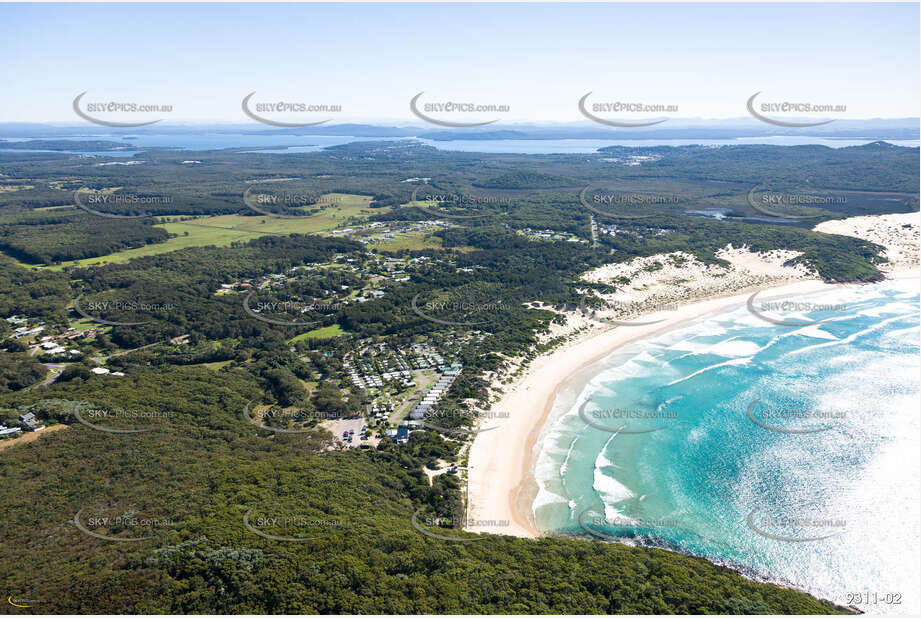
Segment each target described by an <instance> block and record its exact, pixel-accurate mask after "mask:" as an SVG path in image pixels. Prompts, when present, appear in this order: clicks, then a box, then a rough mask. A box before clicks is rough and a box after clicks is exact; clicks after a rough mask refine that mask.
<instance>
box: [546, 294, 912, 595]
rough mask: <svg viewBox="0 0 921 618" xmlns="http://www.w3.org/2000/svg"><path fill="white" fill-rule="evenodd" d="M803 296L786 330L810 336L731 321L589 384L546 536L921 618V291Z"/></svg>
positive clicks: (558, 427)
mask: <svg viewBox="0 0 921 618" xmlns="http://www.w3.org/2000/svg"><path fill="white" fill-rule="evenodd" d="M794 300H797V301H800V302H803V301H806V300H808V301H809V302H810V303H811V304H809V305H807V306H805V307H799V308H798V309H799V311H798V312H797V313H795V314H794V313H775V314H773V317H780V318H781V319H783V320H784V321H788V322H797V323H798V325H794V326H789V325H776V324H772V323H769V322H767V321H764V320H761V319H759V318H758V317H756V316H755V315H753V314H752V313H750V312H749V311H748V310H747V309H746V308H745V307H741V308H737V309H732V310H729V311H726V312H723V313H719V314H715V315H712V316H708V317H706V318H701V319H698V320H696V321H693V322H690V323H687V324H685V325H683V326H682V327H680V328H679V329H676V330H672V331H670V332H668V333H665V334H662V335H659V336H656V337H654V338H651V339H648V340H645V341H642V342H638V343H635V344H632V345H630V346H628V347H626V348H622V349H621V350H619V351H618V352H617V353H615V354H614V355H612V356H610V357H608V358H606V359H604V360H603V361H601V362H600V363H597V364H595V365H593V366H592V367H590V368H588V369H586V370H584V371H583V372H582V373H581V374H579V375H577V376H574V377H573V379H572V380H570V382H569V384H568V385H567V386H566V387H565V388H564V389H563V391H562V392H561V394H560V396H559V397H558V399H557V401H556V402H555V404H554V411H553V416H552V417H551V422H549V423H548V424H547V425H546V427H545V429H544V434H543V436H542V440H541V442H540V445H541V446H540V452H539V454H538V457H537V460H536V467H535V478H536V479H537V481H538V485H539V487H540V491H539V493H538V495H537V498H536V500H535V502H534V514H535V520H536V522H537V525H538V527H539V528H540V529H542V530H544V531H548V532H552V533H556V534H562V535H577V536H581V537H586V538H596V539H599V540H619V541H622V542H627V543H632V544H643V545H655V546H660V547H665V548H669V549H674V550H678V551H682V552H685V553H691V554H695V555H700V556H704V557H706V558H708V559H710V560H712V561H714V562H717V563H720V564H725V565H728V566H732V567H734V568H737V569H739V570H741V571H743V572H745V573H746V574H747V575H749V576H752V577H755V578H759V579H766V580H770V581H776V582H780V583H785V584H789V585H793V586H796V587H798V588H802V589H805V590H808V591H810V592H812V593H814V594H816V595H818V596H821V597H823V598H827V599H830V600H833V601H835V602H837V603H841V604H854V603H857V602H860V599H857V598H856V597H854V596H853V595H855V594H857V593H863V594H864V596H866V593H867V592H869V593H870V594H871V595H873V594H874V593H875V596H871V601H875V603H870V604H864V603H861V604H860V608H861V609H863V610H864V611H867V612H869V613H886V612H897V613H905V612H917V611H918V610H919V608H921V602H919V592H918V581H919V577H921V569H919V562H921V549H919V537H921V529H919V528H921V510H919V501H921V449H919V447H921V440H919V437H921V433H919V432H921V425H919V415H921V411H919V410H921V394H919V382H921V350H919V336H921V332H919V312H921V304H919V280H918V279H908V280H898V281H887V282H883V283H879V284H872V285H865V286H841V287H837V288H835V289H833V290H831V291H826V292H822V293H820V294H815V295H810V296H808V297H800V298H798V299H794ZM817 305H822V306H817ZM756 307H757V305H756ZM818 320H822V322H821V323H811V322H814V321H818ZM755 402H757V403H755ZM580 409H581V411H582V413H581V415H580ZM886 594H889V595H891V596H889V597H885V596H883V595H886ZM894 595H901V596H894ZM885 601H901V603H900V604H895V603H889V604H887V603H886V602H885Z"/></svg>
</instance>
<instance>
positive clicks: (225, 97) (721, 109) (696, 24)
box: [0, 4, 921, 124]
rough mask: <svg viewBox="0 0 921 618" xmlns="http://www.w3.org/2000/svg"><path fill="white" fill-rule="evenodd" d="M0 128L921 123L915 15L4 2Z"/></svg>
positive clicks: (792, 7)
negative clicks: (85, 103) (766, 103)
mask: <svg viewBox="0 0 921 618" xmlns="http://www.w3.org/2000/svg"><path fill="white" fill-rule="evenodd" d="M0 58H2V62H3V68H4V70H3V75H4V82H5V83H4V89H3V90H4V94H3V96H2V97H0V122H18V121H68V122H74V121H78V119H77V118H76V117H75V115H74V114H73V112H72V110H71V102H72V100H73V98H74V97H75V96H76V95H77V94H79V93H80V92H83V91H89V94H88V95H87V99H94V100H95V99H98V100H105V101H108V100H112V99H116V100H124V101H132V102H139V103H165V104H171V105H173V107H174V111H173V112H172V113H171V114H170V115H169V119H170V120H174V121H204V120H212V121H222V122H224V121H228V122H247V119H246V117H245V116H244V115H243V114H242V112H241V109H240V101H241V99H242V97H243V96H245V95H246V94H247V93H249V92H252V91H257V92H258V95H259V98H260V99H261V100H265V101H271V100H277V99H284V100H289V101H300V102H306V103H335V104H339V105H342V107H343V111H342V113H340V114H338V115H336V116H335V118H336V120H337V121H345V120H350V121H351V120H364V121H381V120H385V119H387V120H391V121H394V122H399V123H404V124H405V123H416V122H418V121H417V120H416V119H415V118H414V117H413V116H412V115H411V114H410V112H409V109H408V103H409V99H410V98H411V97H412V96H413V95H415V94H416V93H417V92H419V91H423V90H424V91H426V96H432V97H433V99H450V100H461V101H472V102H475V103H498V104H505V105H509V106H510V107H511V111H510V112H509V113H507V114H503V115H502V120H503V121H510V122H519V121H548V122H575V121H579V120H582V117H581V116H580V115H579V112H578V109H577V107H576V103H577V101H578V99H579V98H580V97H581V96H582V95H583V94H585V93H586V92H588V91H594V92H595V93H596V94H595V96H597V97H598V99H599V100H604V101H608V100H626V101H639V102H644V103H658V104H666V105H678V108H679V111H678V113H677V114H673V116H679V117H704V118H731V117H743V116H745V115H746V110H745V101H746V99H747V98H748V97H749V96H750V95H751V94H753V93H754V92H756V91H764V92H765V95H763V96H766V97H768V98H772V99H773V100H798V101H799V100H802V101H813V102H827V103H832V104H844V105H847V110H848V111H847V113H846V114H840V115H838V116H836V117H841V118H845V117H847V118H874V117H907V116H917V115H919V94H918V93H919V90H921V88H919V73H921V71H919V7H918V4H901V5H893V4H810V5H804V4H800V5H796V4H775V5H760V4H709V5H695V4H645V5H625V4H604V5H602V4H575V5H572V4H571V5H561V4H501V5H499V4H492V5H489V4H486V5H484V4H474V5H470V4H468V5H456V4H454V5H448V4H440V5H434V4H387V5H385V4H340V5H329V4H312V5H310V4H306V5H305V4H300V5H292V4H260V5H252V4H194V5H193V4H164V5H156V6H154V5H140V4H133V5H124V4H70V5H57V4H43V5H42V4H36V5H11V4H0Z"/></svg>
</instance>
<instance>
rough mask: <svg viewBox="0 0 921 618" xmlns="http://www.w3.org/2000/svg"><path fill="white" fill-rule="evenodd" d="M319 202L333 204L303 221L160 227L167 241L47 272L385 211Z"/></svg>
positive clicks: (259, 219)
mask: <svg viewBox="0 0 921 618" xmlns="http://www.w3.org/2000/svg"><path fill="white" fill-rule="evenodd" d="M321 202H330V203H332V204H333V206H331V207H330V208H326V209H324V210H323V211H322V212H320V213H317V214H316V215H313V216H310V217H305V218H303V219H278V218H273V217H265V216H252V217H250V216H243V215H218V216H213V217H200V218H198V219H193V220H189V221H184V222H181V223H161V224H158V225H157V226H156V227H161V228H163V229H165V230H166V231H167V232H169V233H170V234H176V236H175V237H173V238H170V239H169V240H167V241H165V242H162V243H156V244H151V245H145V246H143V247H138V248H136V249H126V250H124V251H118V252H116V253H111V254H109V255H103V256H99V257H94V258H86V259H83V260H72V261H69V262H62V263H61V264H57V265H54V266H49V267H47V268H49V269H50V270H61V269H62V268H64V267H65V266H92V265H96V264H122V263H124V262H127V261H128V260H131V259H133V258H137V257H145V256H148V255H159V254H161V253H167V252H169V251H176V250H177V249H185V248H187V247H205V246H208V245H214V246H216V247H226V246H229V245H230V244H231V243H233V242H236V241H247V240H252V239H253V238H259V237H260V236H269V235H275V234H316V233H320V232H329V231H332V230H334V229H336V228H340V227H343V226H345V223H346V221H347V220H349V219H351V218H353V217H366V216H368V215H369V214H372V213H373V212H386V210H387V209H386V208H381V209H380V210H379V211H378V210H371V209H369V208H368V204H369V203H370V202H371V196H368V195H351V194H346V193H330V194H327V195H324V196H323V197H322V198H321Z"/></svg>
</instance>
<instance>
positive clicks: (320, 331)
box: [288, 324, 345, 343]
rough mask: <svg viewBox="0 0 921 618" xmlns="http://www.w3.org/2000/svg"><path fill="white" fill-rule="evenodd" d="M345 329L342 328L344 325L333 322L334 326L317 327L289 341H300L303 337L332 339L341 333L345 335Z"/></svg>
mask: <svg viewBox="0 0 921 618" xmlns="http://www.w3.org/2000/svg"><path fill="white" fill-rule="evenodd" d="M344 334H345V331H344V330H342V327H341V326H339V325H338V324H333V325H332V326H324V327H323V328H315V329H313V330H311V331H307V332H306V333H301V334H300V335H298V336H297V337H293V338H291V339H289V340H288V343H293V342H295V341H300V340H301V339H332V338H333V337H338V336H339V335H344Z"/></svg>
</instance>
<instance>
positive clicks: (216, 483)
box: [0, 368, 835, 614]
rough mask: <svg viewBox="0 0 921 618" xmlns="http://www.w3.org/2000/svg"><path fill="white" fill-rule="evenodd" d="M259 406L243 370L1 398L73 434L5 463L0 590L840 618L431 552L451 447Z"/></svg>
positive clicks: (92, 381)
mask: <svg viewBox="0 0 921 618" xmlns="http://www.w3.org/2000/svg"><path fill="white" fill-rule="evenodd" d="M258 390H259V389H258V386H257V384H256V383H255V382H254V381H253V380H252V379H251V378H249V377H248V376H247V375H246V373H245V372H243V371H242V370H239V369H237V370H231V371H223V370H222V371H220V372H214V371H211V370H208V369H203V368H185V369H183V368H174V369H163V370H156V369H149V370H146V371H144V372H142V373H139V374H136V375H135V376H133V377H131V378H130V379H128V380H125V381H112V380H108V381H106V379H105V377H104V376H93V377H91V378H89V379H87V380H86V381H82V380H79V381H77V380H75V381H71V382H68V383H65V384H62V385H56V386H53V387H51V388H48V389H45V390H43V391H42V392H36V391H30V392H29V393H28V395H25V394H19V395H16V396H7V397H6V398H4V399H2V400H0V401H2V405H3V406H5V407H13V408H16V409H32V410H39V411H40V412H41V413H42V414H43V415H47V416H50V417H53V418H54V419H56V420H60V421H66V422H70V423H73V424H72V425H71V426H70V427H69V428H67V429H65V430H63V431H60V432H56V433H54V434H53V435H49V436H46V437H44V438H42V440H40V441H39V442H33V443H31V444H26V445H23V446H19V447H16V448H13V449H8V450H6V451H4V452H3V458H4V465H3V466H2V468H0V479H2V483H0V494H2V500H3V503H4V514H5V517H4V522H3V538H4V542H3V544H2V545H0V554H2V558H3V560H2V561H0V563H2V566H0V574H2V578H3V581H4V584H5V587H6V589H7V590H11V591H15V593H16V594H17V595H19V596H21V597H25V598H29V599H35V600H37V601H38V602H37V603H36V604H35V606H34V609H33V610H32V611H40V612H42V613H100V612H102V613H219V614H223V613H289V614H295V613H410V614H412V613H480V612H486V613H488V612H493V613H640V614H643V613H688V614H696V613H751V614H765V613H829V612H834V611H835V607H834V606H832V605H830V604H829V603H827V602H824V601H818V600H816V599H814V598H812V597H810V596H808V595H806V594H805V593H801V592H797V591H794V590H788V589H783V588H779V587H777V586H773V585H769V584H762V583H756V582H753V581H751V580H748V579H745V578H743V577H741V576H739V575H737V574H736V573H733V572H732V571H729V570H727V569H725V568H722V567H718V566H715V565H712V564H710V563H708V562H706V561H704V560H701V559H696V558H690V557H686V556H682V555H680V554H675V553H670V552H666V551H663V550H657V549H641V548H632V547H627V546H624V545H619V544H608V543H599V542H591V541H577V540H565V539H552V538H547V539H541V540H538V541H532V540H524V539H516V538H511V537H502V536H491V535H487V536H485V537H484V538H482V540H478V541H476V542H451V541H445V540H440V539H436V538H431V537H428V536H425V535H423V534H421V533H420V532H418V531H417V530H415V529H414V528H413V526H412V524H411V519H412V516H413V513H414V512H417V511H419V510H421V512H422V513H430V514H432V516H436V515H437V516H440V517H446V518H450V517H451V516H452V515H454V513H453V510H452V509H453V506H452V505H453V504H455V502H454V500H453V498H454V497H455V496H456V493H457V486H456V482H455V481H452V480H450V477H439V479H436V482H435V484H434V486H431V487H430V486H429V485H428V483H427V481H426V479H425V476H424V475H423V474H422V471H421V466H422V463H424V462H425V461H426V460H427V459H429V458H430V457H432V456H445V457H450V453H451V452H453V450H454V449H453V448H451V447H449V446H447V445H444V444H443V443H442V441H441V440H440V439H439V438H436V437H433V436H432V435H431V434H425V435H423V434H414V435H413V439H412V440H411V441H410V443H409V444H408V445H407V446H406V447H401V448H394V447H393V446H390V445H384V446H382V447H381V448H380V449H378V450H376V451H360V450H353V451H348V452H322V449H323V448H324V446H325V445H327V444H328V443H329V440H330V436H329V434H326V435H325V436H324V435H323V434H324V432H322V431H319V430H318V431H317V432H316V433H313V434H298V435H289V436H285V435H278V434H276V435H266V434H268V433H269V432H265V431H262V430H259V429H257V428H255V427H253V426H252V425H250V424H248V423H247V422H246V421H245V420H244V419H243V417H242V414H241V410H242V409H243V406H244V405H245V403H246V401H247V399H248V398H251V397H253V396H256V395H257V394H258ZM80 402H92V404H93V405H94V406H96V407H105V406H121V407H123V408H127V409H138V410H143V411H147V412H150V413H154V412H156V413H159V415H160V416H158V417H157V420H155V421H150V422H149V425H145V427H147V428H152V429H154V430H153V431H149V432H146V433H142V434H133V435H131V434H128V435H125V434H122V435H117V434H111V433H104V432H100V431H95V430H93V429H91V428H89V427H86V426H84V425H81V424H79V423H75V422H74V420H73V414H72V410H73V409H75V407H76V406H77V405H79V403H80ZM0 414H2V412H0ZM88 455H90V456H88ZM442 479H443V480H442ZM78 512H79V513H80V514H81V517H80V519H79V520H78V521H80V522H81V524H82V525H83V526H84V527H86V528H87V529H90V526H92V529H91V530H90V531H92V532H94V533H96V534H101V535H103V536H107V537H114V538H141V537H149V538H147V539H145V540H143V541H140V542H117V541H110V540H105V539H100V538H94V537H91V536H89V535H87V534H86V533H84V532H82V531H81V530H79V529H78V528H77V527H76V526H75V525H74V517H75V515H76V514H77V513H78ZM247 513H250V517H249V521H250V522H253V521H256V522H259V521H263V520H265V521H270V520H272V519H277V520H278V521H279V522H281V521H290V522H294V523H291V524H289V525H286V526H282V525H281V524H279V523H273V524H271V525H269V524H266V525H265V526H264V527H261V526H260V527H258V528H257V530H258V531H260V532H265V533H267V534H273V535H276V536H282V537H290V538H307V537H313V538H312V540H309V541H302V542H286V541H279V540H273V539H270V538H264V537H262V536H259V535H257V534H254V533H253V532H251V531H250V530H249V529H247V527H245V526H244V525H243V517H244V515H246V514H247ZM103 517H110V518H111V521H115V522H118V523H111V522H110V520H105V521H104V522H103V523H101V524H100V523H98V522H100V521H102V520H103ZM285 518H287V519H285ZM94 522H96V523H97V525H93V523H94ZM256 525H259V524H258V523H257V524H256ZM435 530H439V529H438V528H436V529H435ZM439 534H441V535H452V534H453V535H458V538H470V535H465V534H463V533H458V532H456V531H451V530H440V532H439Z"/></svg>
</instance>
